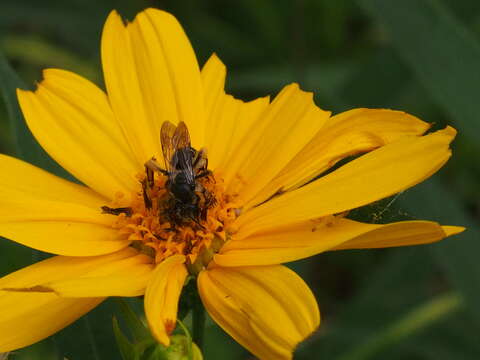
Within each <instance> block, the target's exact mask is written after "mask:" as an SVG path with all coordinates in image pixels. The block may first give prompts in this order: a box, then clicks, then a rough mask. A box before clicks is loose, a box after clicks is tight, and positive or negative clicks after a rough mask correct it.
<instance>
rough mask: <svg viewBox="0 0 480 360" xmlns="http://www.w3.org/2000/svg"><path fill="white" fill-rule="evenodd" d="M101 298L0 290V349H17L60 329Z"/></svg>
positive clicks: (92, 306)
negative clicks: (63, 296) (66, 296)
mask: <svg viewBox="0 0 480 360" xmlns="http://www.w3.org/2000/svg"><path fill="white" fill-rule="evenodd" d="M102 301H103V299H101V298H100V299H98V298H93V299H92V298H85V299H63V298H60V297H58V296H57V295H55V294H51V293H19V292H5V291H0V307H1V308H2V309H3V310H2V313H1V315H0V352H7V351H12V350H16V349H19V348H22V347H25V346H28V345H31V344H33V343H36V342H38V341H40V340H42V339H45V338H46V337H48V336H50V335H52V334H54V333H56V332H57V331H59V330H61V329H63V328H64V327H66V326H67V325H69V324H71V323H72V322H74V321H75V320H77V319H78V318H79V317H80V316H82V315H84V314H85V313H87V312H89V311H90V310H91V309H93V308H94V307H95V306H97V305H98V304H100V303H101V302H102Z"/></svg>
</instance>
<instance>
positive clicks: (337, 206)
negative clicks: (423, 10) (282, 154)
mask: <svg viewBox="0 0 480 360" xmlns="http://www.w3.org/2000/svg"><path fill="white" fill-rule="evenodd" d="M455 134H456V131H455V129H453V128H451V127H447V128H445V129H444V130H440V131H437V132H435V133H432V134H429V135H426V136H422V137H417V136H404V137H402V138H401V139H399V140H397V141H395V142H393V143H390V144H388V145H385V146H383V147H381V148H379V149H376V150H374V151H372V152H370V153H368V154H366V155H363V156H361V157H360V158H358V159H355V160H353V161H351V162H349V163H347V164H346V165H344V166H342V167H340V168H339V169H337V170H335V171H333V172H332V173H330V174H328V175H325V176H324V177H321V178H320V179H318V180H316V181H314V182H312V183H310V184H307V185H305V186H303V187H301V188H299V189H297V190H294V191H291V192H288V193H285V194H282V195H280V196H278V197H275V198H273V199H272V200H270V201H267V202H266V203H264V204H262V205H261V206H258V207H256V208H254V209H252V210H251V211H248V212H247V213H245V214H243V215H241V216H240V217H239V218H238V220H237V226H238V227H239V228H241V227H243V226H245V227H246V228H245V229H244V230H243V231H245V232H247V233H249V234H253V233H257V232H263V231H267V230H268V229H272V228H275V227H277V226H279V225H288V224H292V223H298V222H301V221H305V220H308V219H315V218H319V217H322V216H325V215H330V214H336V213H340V212H343V211H346V210H350V209H354V208H357V207H360V206H363V205H366V204H369V203H372V202H374V201H377V200H380V199H383V198H385V197H388V196H390V195H392V194H395V193H398V192H400V191H403V190H405V189H408V188H409V187H412V186H414V185H416V184H418V183H419V182H421V181H423V180H425V179H426V178H428V177H429V176H431V175H432V174H434V173H435V172H436V171H437V170H438V169H440V168H441V167H442V166H443V165H444V164H445V162H446V161H447V160H448V158H449V157H450V155H451V151H450V149H449V144H450V142H451V141H452V140H453V138H454V137H455ZM244 236H245V237H246V234H244Z"/></svg>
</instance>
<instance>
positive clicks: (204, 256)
mask: <svg viewBox="0 0 480 360" xmlns="http://www.w3.org/2000/svg"><path fill="white" fill-rule="evenodd" d="M138 179H139V181H140V183H143V182H144V181H146V179H145V175H144V174H142V175H139V176H138ZM198 181H199V182H200V183H201V184H202V186H203V187H204V188H205V189H206V190H207V191H208V192H209V193H210V194H212V195H213V196H214V198H215V202H214V204H213V205H212V206H210V207H208V208H206V209H205V216H204V217H203V218H200V219H199V220H198V221H194V220H190V221H185V222H184V223H182V224H181V225H178V224H173V223H171V221H169V217H168V214H166V213H165V211H166V209H165V207H164V204H165V202H166V201H168V197H169V196H170V194H169V193H168V190H167V188H166V182H167V177H166V176H157V177H156V178H155V180H154V183H153V186H150V187H149V188H148V189H145V187H143V188H142V190H141V191H140V192H138V193H137V194H134V196H133V198H132V201H131V203H130V206H129V207H128V208H122V209H129V210H128V211H122V212H120V213H118V214H116V215H118V216H117V218H116V221H115V223H114V227H115V228H117V229H118V231H119V232H120V234H122V236H124V237H126V238H127V239H128V240H131V241H132V245H131V246H132V247H135V248H136V249H138V250H139V251H141V252H142V253H144V254H147V255H149V256H151V257H152V259H153V261H155V263H160V262H162V261H163V260H165V259H166V258H167V257H169V256H172V255H177V254H181V255H185V256H186V258H187V267H188V268H189V270H190V272H192V273H197V272H198V271H200V270H201V269H202V268H203V267H205V266H206V265H208V263H209V261H210V260H211V259H212V257H213V255H214V254H215V253H216V252H218V251H219V249H220V248H221V246H222V245H223V244H224V243H225V241H226V240H227V238H228V233H229V231H228V230H229V226H230V224H232V223H233V221H234V220H235V218H236V217H237V211H236V209H237V208H238V206H237V204H236V203H235V197H234V196H232V195H229V194H226V192H225V186H224V182H223V180H222V179H221V178H219V177H216V176H215V175H214V174H210V175H209V176H207V177H204V178H202V179H199V180H198ZM145 191H148V194H145ZM146 197H148V199H149V200H148V201H146V200H145V198H146ZM119 202H121V203H125V200H124V199H123V197H122V196H119ZM146 203H147V204H146Z"/></svg>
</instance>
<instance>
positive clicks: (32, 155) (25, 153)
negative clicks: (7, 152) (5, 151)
mask: <svg viewBox="0 0 480 360" xmlns="http://www.w3.org/2000/svg"><path fill="white" fill-rule="evenodd" d="M18 88H20V89H26V88H27V87H26V86H25V84H24V83H23V82H22V81H21V80H20V78H19V77H18V75H17V74H16V73H15V71H14V70H13V69H12V68H11V66H10V64H9V63H8V62H7V59H6V58H5V56H4V54H3V52H2V51H1V50H0V93H1V95H2V97H3V100H4V101H5V104H6V108H7V112H8V118H9V121H10V128H11V129H12V136H13V139H14V144H15V149H14V155H16V156H17V157H19V158H21V159H23V160H25V161H28V162H30V163H32V164H35V165H37V166H39V167H41V168H43V169H46V170H48V171H50V172H53V173H55V174H57V175H60V176H63V177H67V178H68V177H69V175H68V174H67V173H66V171H65V170H63V169H62V168H61V167H60V166H59V165H58V164H57V163H55V162H54V161H53V160H52V159H51V158H50V157H49V156H48V155H47V153H46V152H45V151H44V150H43V149H42V147H41V146H40V145H39V144H38V143H37V141H36V140H35V139H34V138H33V136H32V134H31V132H30V130H29V129H28V127H27V124H26V123H25V120H24V119H23V115H22V112H21V110H20V107H19V105H18V100H17V94H16V89H18Z"/></svg>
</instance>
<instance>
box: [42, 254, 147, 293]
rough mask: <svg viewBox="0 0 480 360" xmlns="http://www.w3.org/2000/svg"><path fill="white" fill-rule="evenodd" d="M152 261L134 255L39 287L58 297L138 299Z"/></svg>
mask: <svg viewBox="0 0 480 360" xmlns="http://www.w3.org/2000/svg"><path fill="white" fill-rule="evenodd" d="M151 262H152V261H151V258H150V257H148V256H146V255H140V254H134V255H132V256H130V257H128V258H125V259H119V260H115V261H111V262H109V263H105V264H102V265H100V266H98V267H96V268H95V269H93V270H91V271H88V272H85V273H82V274H79V275H77V276H72V277H69V278H68V279H63V280H58V281H52V282H46V283H43V284H41V285H40V287H41V288H44V290H45V289H51V290H52V291H54V292H55V293H57V294H58V295H59V296H61V297H104V296H105V297H106V296H141V295H144V294H145V288H146V286H147V282H148V280H149V279H150V276H151V274H152V271H153V268H154V266H153V265H152V263H151Z"/></svg>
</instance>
